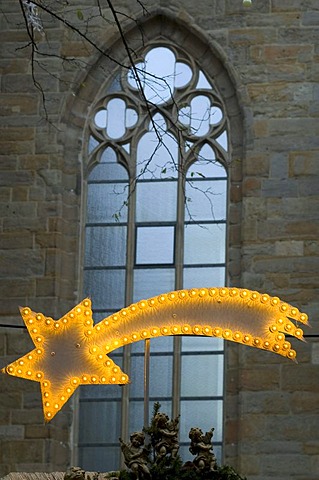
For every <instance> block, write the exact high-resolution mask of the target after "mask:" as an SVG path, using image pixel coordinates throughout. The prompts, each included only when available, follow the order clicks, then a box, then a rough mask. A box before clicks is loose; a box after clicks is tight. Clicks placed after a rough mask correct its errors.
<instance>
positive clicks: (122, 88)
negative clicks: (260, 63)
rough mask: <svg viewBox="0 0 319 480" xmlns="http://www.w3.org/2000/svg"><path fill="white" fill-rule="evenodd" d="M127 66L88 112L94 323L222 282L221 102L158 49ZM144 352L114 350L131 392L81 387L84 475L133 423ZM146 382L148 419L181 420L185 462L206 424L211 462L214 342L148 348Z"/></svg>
mask: <svg viewBox="0 0 319 480" xmlns="http://www.w3.org/2000/svg"><path fill="white" fill-rule="evenodd" d="M135 67H136V68H135V69H133V68H129V69H126V68H122V69H120V70H118V71H117V72H116V74H115V75H114V77H113V79H112V81H111V82H107V83H106V86H105V88H104V91H103V92H102V94H100V95H99V98H98V100H97V101H96V103H95V104H94V105H93V106H92V109H91V121H90V123H89V135H88V155H89V160H90V161H89V167H88V172H87V184H88V189H87V223H86V239H85V265H84V290H85V294H86V295H89V296H90V297H91V298H92V304H93V310H94V316H95V320H96V321H99V320H101V319H102V318H105V317H106V316H108V315H109V314H110V313H112V312H114V311H116V310H118V309H120V308H122V307H123V306H125V305H127V304H129V303H132V302H136V301H138V300H140V299H141V298H149V297H152V296H155V295H158V294H160V293H163V292H165V291H170V290H174V289H181V288H193V287H201V286H222V285H224V284H225V264H226V216H227V181H228V180H227V171H226V167H227V164H228V162H229V152H228V150H229V148H228V135H229V132H228V122H227V117H226V114H225V109H224V105H223V100H222V97H221V95H220V94H219V92H218V91H217V89H216V87H215V86H214V84H213V82H212V81H211V80H210V79H209V78H208V77H207V76H206V75H205V72H204V71H202V70H201V69H200V68H199V67H198V65H197V63H196V61H195V59H194V58H192V57H191V56H190V55H188V54H187V53H186V52H185V51H183V50H182V49H179V48H177V47H176V46H172V45H170V44H168V43H165V44H154V45H150V46H149V47H148V48H147V49H146V50H145V52H144V55H143V56H141V58H140V59H138V60H137V62H136V65H135ZM137 76H138V77H137ZM139 87H142V89H143V94H142V93H141V90H140V88H139ZM199 340H201V343H199ZM143 350H144V346H143V342H138V343H135V344H134V345H132V347H131V348H126V349H124V350H119V351H118V352H115V353H114V357H116V362H117V363H119V364H120V365H121V366H122V367H123V368H124V370H125V371H128V372H129V373H130V377H131V380H132V384H131V386H130V387H129V388H126V387H125V388H122V389H119V387H115V386H114V387H113V386H105V387H104V386H101V387H95V388H94V390H93V389H91V388H90V387H86V388H85V389H82V393H81V398H80V409H81V415H80V418H81V424H80V435H79V457H80V458H79V459H80V461H81V462H80V463H81V465H82V466H83V467H84V468H86V469H87V470H90V469H93V470H100V471H106V470H112V469H117V468H118V466H119V461H120V453H119V448H118V437H119V436H122V437H123V438H125V437H127V435H128V433H129V432H132V431H135V430H139V429H141V428H142V426H143V375H141V371H143V354H144V352H143ZM141 369H142V370H141ZM185 372H188V375H186V374H185ZM159 379H160V380H159ZM149 381H150V390H149V393H150V410H151V409H152V404H153V402H154V401H159V402H160V403H161V404H162V410H163V411H166V412H167V413H168V414H170V415H173V416H175V415H176V414H177V413H181V415H182V417H183V426H182V428H181V445H182V446H181V454H182V455H183V457H184V458H185V459H186V458H187V454H188V447H187V445H188V431H187V429H188V427H191V426H194V422H195V424H196V422H198V423H199V422H200V418H199V416H201V420H204V422H206V423H204V424H203V421H202V422H201V425H200V426H201V428H203V429H205V428H206V429H209V428H211V427H212V426H214V427H215V444H216V447H215V450H216V453H217V455H218V454H219V455H220V448H221V442H222V412H223V406H222V405H223V402H222V395H223V342H222V341H219V340H218V339H205V338H203V339H196V338H192V337H188V338H186V337H185V338H174V339H173V338H172V337H164V338H158V339H156V340H152V341H151V358H150V378H149ZM97 408H98V409H99V420H98V422H96V420H95V417H96V411H97ZM188 423H190V424H191V425H188ZM101 425H102V427H101Z"/></svg>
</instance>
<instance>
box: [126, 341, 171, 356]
mask: <svg viewBox="0 0 319 480" xmlns="http://www.w3.org/2000/svg"><path fill="white" fill-rule="evenodd" d="M150 347H151V348H150V349H151V353H155V352H156V353H157V352H168V353H169V352H172V351H173V337H158V338H152V339H151V343H150ZM131 348H132V353H144V351H145V342H144V341H140V342H135V343H132V347H131Z"/></svg>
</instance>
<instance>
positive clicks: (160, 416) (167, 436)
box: [153, 412, 179, 460]
mask: <svg viewBox="0 0 319 480" xmlns="http://www.w3.org/2000/svg"><path fill="white" fill-rule="evenodd" d="M153 422H154V427H155V428H154V430H155V435H154V444H155V445H154V446H155V452H156V454H157V459H158V460H161V459H162V458H163V457H165V456H166V455H168V454H170V455H171V458H176V456H177V452H178V449H179V444H178V422H179V417H177V418H175V419H174V420H170V419H169V417H168V416H167V415H166V414H165V413H161V412H159V413H157V414H156V415H155V417H154V420H153Z"/></svg>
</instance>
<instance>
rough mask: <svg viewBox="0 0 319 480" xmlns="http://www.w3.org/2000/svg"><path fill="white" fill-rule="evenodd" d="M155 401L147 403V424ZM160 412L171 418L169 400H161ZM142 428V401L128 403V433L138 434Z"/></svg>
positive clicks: (170, 403)
mask: <svg viewBox="0 0 319 480" xmlns="http://www.w3.org/2000/svg"><path fill="white" fill-rule="evenodd" d="M154 402H156V399H155V400H151V401H150V402H149V422H148V423H150V421H151V418H152V413H153V408H154ZM160 404H161V410H160V411H161V412H163V413H166V414H167V415H168V416H169V417H170V416H171V411H172V402H171V401H169V400H161V401H160ZM143 426H144V404H143V401H142V400H140V401H135V400H134V401H132V402H130V413H129V432H130V433H132V432H140V431H141V430H142V428H143Z"/></svg>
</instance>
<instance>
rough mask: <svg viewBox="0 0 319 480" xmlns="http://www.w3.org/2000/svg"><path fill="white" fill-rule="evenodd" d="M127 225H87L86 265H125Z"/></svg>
mask: <svg viewBox="0 0 319 480" xmlns="http://www.w3.org/2000/svg"><path fill="white" fill-rule="evenodd" d="M125 264H126V227H124V226H118V227H116V226H113V227H87V228H86V235H85V266H86V267H101V266H125Z"/></svg>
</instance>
